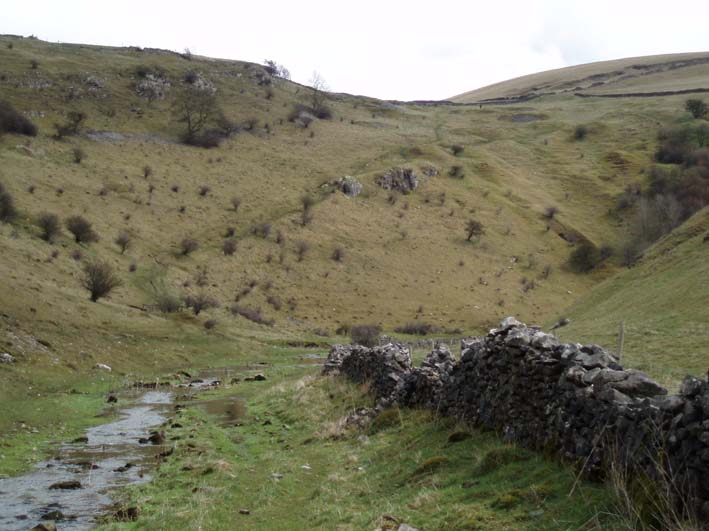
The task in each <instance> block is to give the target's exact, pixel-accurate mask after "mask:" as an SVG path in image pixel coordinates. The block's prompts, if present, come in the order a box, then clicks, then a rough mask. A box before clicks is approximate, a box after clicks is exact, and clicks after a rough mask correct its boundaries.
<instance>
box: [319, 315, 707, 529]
mask: <svg viewBox="0 0 709 531" xmlns="http://www.w3.org/2000/svg"><path fill="white" fill-rule="evenodd" d="M324 371H325V372H326V373H333V372H339V373H341V374H344V375H346V376H347V377H348V378H350V379H351V380H353V381H355V382H367V383H368V384H369V385H370V386H371V389H372V391H373V392H374V395H375V396H376V398H377V400H378V403H377V408H378V409H381V408H385V407H390V406H393V405H394V404H399V405H402V406H410V407H420V408H427V409H433V410H436V411H438V412H439V413H441V414H444V415H449V416H453V417H456V418H457V419H459V420H463V421H466V422H468V423H470V424H471V425H473V426H479V427H484V428H486V429H491V430H495V431H497V432H498V433H500V434H501V435H502V436H503V437H504V438H505V439H507V440H509V441H514V442H516V443H518V444H521V445H524V446H526V447H529V448H534V449H539V450H543V451H544V452H546V453H555V454H556V455H558V456H560V457H562V458H564V459H567V460H571V461H574V462H577V463H579V464H580V466H581V467H582V471H583V473H584V474H585V475H587V476H590V477H601V476H602V475H603V473H604V471H605V470H607V469H608V467H609V465H610V464H611V463H613V464H620V465H622V466H623V467H626V468H627V469H628V470H630V471H634V472H638V471H642V472H643V473H644V474H646V475H647V476H648V477H650V478H658V477H668V476H669V477H670V478H671V480H672V482H673V485H675V486H676V489H677V491H678V492H679V493H680V494H681V498H682V503H683V504H685V506H688V507H691V508H692V509H693V510H695V511H696V512H697V513H698V514H701V515H702V516H706V517H709V380H702V379H698V378H693V377H687V378H686V379H685V380H684V382H683V384H682V387H681V389H680V393H679V394H678V395H673V396H668V394H667V390H666V389H664V388H663V387H662V386H661V385H659V384H658V383H657V382H655V381H654V380H652V379H651V378H649V377H648V376H647V375H645V374H643V373H642V372H640V371H637V370H634V369H624V368H623V367H622V366H621V365H620V364H619V363H618V360H617V358H616V357H615V356H614V355H613V354H612V353H611V352H609V351H607V350H605V349H603V348H601V347H599V346H597V345H579V344H575V343H562V342H561V341H560V340H559V339H558V338H556V337H555V336H553V335H551V334H548V333H545V332H543V331H542V330H541V329H540V328H538V327H533V326H532V327H528V326H526V325H525V324H524V323H521V322H519V321H517V320H516V319H514V318H507V319H504V320H503V321H502V322H501V323H500V326H499V328H497V329H493V330H491V331H490V333H489V334H488V335H487V336H485V337H480V338H471V339H466V340H463V341H462V344H461V357H460V361H457V362H456V360H455V359H454V358H453V356H452V354H451V353H450V350H449V349H448V348H447V347H445V346H444V345H437V346H436V348H435V349H434V351H433V352H432V353H431V354H430V355H429V356H427V357H426V359H425V360H424V361H423V363H422V364H421V366H420V367H412V366H411V357H410V353H409V350H408V349H407V348H406V347H404V346H402V345H397V344H394V343H392V344H389V345H385V346H381V347H375V348H371V349H370V348H365V347H361V346H346V347H342V346H335V347H333V349H332V351H331V353H330V356H329V357H328V360H327V362H326V364H325V369H324Z"/></svg>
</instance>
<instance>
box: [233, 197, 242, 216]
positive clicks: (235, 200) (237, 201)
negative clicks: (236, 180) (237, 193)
mask: <svg viewBox="0 0 709 531" xmlns="http://www.w3.org/2000/svg"><path fill="white" fill-rule="evenodd" d="M231 206H232V208H233V209H234V212H238V211H239V207H240V206H241V198H240V197H232V198H231Z"/></svg>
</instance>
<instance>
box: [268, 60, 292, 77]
mask: <svg viewBox="0 0 709 531" xmlns="http://www.w3.org/2000/svg"><path fill="white" fill-rule="evenodd" d="M263 67H264V69H265V70H266V72H268V73H269V74H270V75H272V76H273V77H280V78H281V79H290V71H289V70H288V69H287V68H286V67H285V66H283V65H281V64H278V63H277V62H276V61H272V60H271V59H266V60H265V61H264V62H263Z"/></svg>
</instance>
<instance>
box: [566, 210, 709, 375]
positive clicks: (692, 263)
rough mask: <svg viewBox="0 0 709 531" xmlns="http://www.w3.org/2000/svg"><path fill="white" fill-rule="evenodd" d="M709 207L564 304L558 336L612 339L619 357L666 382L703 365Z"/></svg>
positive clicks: (707, 355) (708, 340)
mask: <svg viewBox="0 0 709 531" xmlns="http://www.w3.org/2000/svg"><path fill="white" fill-rule="evenodd" d="M708 236H709V209H708V208H705V209H704V210H702V211H700V212H698V213H697V214H695V215H694V216H693V217H692V218H691V219H690V220H689V221H687V222H686V223H685V224H684V225H682V226H681V227H679V228H678V229H677V230H675V231H674V232H673V233H672V234H670V235H668V236H666V237H665V238H663V239H662V240H660V241H659V242H657V243H656V244H655V245H654V246H653V247H652V248H650V250H648V251H647V252H646V253H645V256H644V257H643V259H642V260H641V261H640V262H639V263H638V265H636V266H635V267H633V268H632V269H629V270H627V271H623V272H621V273H619V274H618V275H616V276H614V277H612V278H610V279H608V280H606V281H605V282H603V283H602V284H600V285H598V286H597V287H595V288H594V289H593V290H592V291H591V292H590V293H589V294H588V295H586V296H585V297H583V298H582V299H581V300H580V301H579V302H578V303H576V304H574V306H573V307H572V308H571V309H570V310H569V312H568V316H569V317H570V318H571V319H573V322H572V323H571V325H569V326H568V327H566V328H563V329H561V330H560V332H561V333H560V335H561V337H563V338H564V339H567V340H573V341H587V342H595V343H601V344H605V345H607V346H609V347H612V348H614V346H615V345H616V344H617V337H618V330H619V325H620V322H621V321H625V345H624V349H623V362H624V363H625V364H626V365H627V366H630V367H636V368H639V369H642V370H645V371H647V372H648V373H650V374H653V375H655V376H657V377H659V378H660V379H662V380H663V381H664V382H666V383H668V384H669V385H670V386H674V385H676V383H677V381H678V380H679V379H681V378H683V377H684V376H685V375H687V374H694V375H697V376H701V375H703V374H705V371H706V370H707V369H708V368H709V350H708V349H707V345H709V306H707V301H709V282H707V276H708V275H709V241H708V240H707V237H708Z"/></svg>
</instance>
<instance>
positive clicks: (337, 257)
mask: <svg viewBox="0 0 709 531" xmlns="http://www.w3.org/2000/svg"><path fill="white" fill-rule="evenodd" d="M344 257H345V250H344V249H343V248H342V247H335V250H334V251H332V259H333V260H334V261H335V262H342V259H343V258H344Z"/></svg>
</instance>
